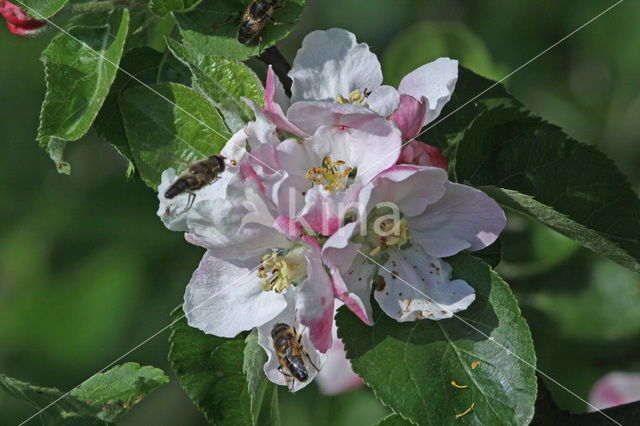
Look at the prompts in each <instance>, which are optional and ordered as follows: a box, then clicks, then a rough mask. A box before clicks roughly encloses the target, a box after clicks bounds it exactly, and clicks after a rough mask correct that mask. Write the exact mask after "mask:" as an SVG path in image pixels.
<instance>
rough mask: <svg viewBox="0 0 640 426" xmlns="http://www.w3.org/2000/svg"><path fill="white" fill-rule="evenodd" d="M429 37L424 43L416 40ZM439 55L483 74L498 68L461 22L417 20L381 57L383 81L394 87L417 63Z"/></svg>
mask: <svg viewBox="0 0 640 426" xmlns="http://www.w3.org/2000/svg"><path fill="white" fill-rule="evenodd" d="M420 40H428V42H426V43H420V42H418V43H417V41H420ZM441 57H450V58H455V59H457V60H458V61H460V65H463V66H464V67H466V68H469V69H471V70H473V71H475V72H477V73H479V74H482V75H484V76H486V77H491V78H495V77H499V75H500V71H499V69H498V67H496V66H495V65H494V63H493V60H492V59H491V53H490V52H489V49H488V48H487V46H486V45H485V44H484V42H483V41H482V39H481V38H480V37H478V36H477V35H476V34H475V33H474V32H472V31H471V30H470V29H469V28H467V27H466V26H465V25H464V24H463V23H461V22H428V21H427V22H419V23H417V24H415V25H412V26H411V27H409V28H407V29H406V30H404V31H402V32H401V33H400V34H399V35H398V36H396V37H395V38H394V39H393V40H392V41H391V43H389V45H388V46H387V48H386V49H385V51H384V55H383V57H382V67H383V71H384V78H385V84H389V85H391V86H394V87H397V86H398V83H400V80H402V78H403V77H404V76H405V75H406V74H408V73H409V72H411V71H413V70H414V69H416V68H418V67H419V66H421V65H423V64H426V63H429V62H431V61H435V60H436V59H438V58H441Z"/></svg>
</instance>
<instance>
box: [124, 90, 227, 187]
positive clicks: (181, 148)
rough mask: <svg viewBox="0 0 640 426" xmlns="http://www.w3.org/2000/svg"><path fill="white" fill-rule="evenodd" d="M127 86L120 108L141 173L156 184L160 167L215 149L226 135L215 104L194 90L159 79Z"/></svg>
mask: <svg viewBox="0 0 640 426" xmlns="http://www.w3.org/2000/svg"><path fill="white" fill-rule="evenodd" d="M150 87H151V89H152V90H149V88H147V87H143V86H138V87H133V88H131V89H128V90H126V91H125V92H124V93H123V94H122V95H121V96H120V98H119V101H118V103H119V105H120V111H121V112H122V117H123V120H124V126H125V130H126V133H127V138H128V140H129V146H130V147H131V152H132V154H133V158H134V162H135V164H136V166H137V167H138V171H139V172H140V176H141V177H142V179H143V180H144V181H145V183H146V184H147V185H149V186H150V187H151V188H153V189H156V188H157V187H158V185H159V184H160V176H161V174H162V172H163V171H164V170H165V169H167V168H169V167H173V168H175V169H177V170H184V169H185V167H186V163H188V162H192V161H195V160H198V159H201V158H205V157H208V156H210V155H212V154H216V153H219V152H220V150H221V149H222V148H223V147H224V144H225V143H226V141H227V140H228V139H229V137H230V135H229V132H228V130H227V128H226V127H225V125H224V122H223V121H222V117H220V114H218V111H216V109H215V107H214V106H213V105H211V104H210V103H209V102H208V101H207V100H206V99H205V98H204V97H203V96H202V95H200V94H198V93H197V92H196V91H194V90H193V89H190V88H188V87H185V86H182V85H179V84H175V83H163V84H154V85H152V86H150Z"/></svg>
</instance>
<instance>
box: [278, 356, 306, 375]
mask: <svg viewBox="0 0 640 426" xmlns="http://www.w3.org/2000/svg"><path fill="white" fill-rule="evenodd" d="M284 362H285V363H286V364H287V369H288V370H289V371H290V372H291V374H292V375H293V377H295V378H296V379H298V380H300V381H301V382H306V381H307V379H308V378H309V374H308V373H307V367H305V366H304V360H303V359H302V357H301V356H299V355H287V356H285V357H284Z"/></svg>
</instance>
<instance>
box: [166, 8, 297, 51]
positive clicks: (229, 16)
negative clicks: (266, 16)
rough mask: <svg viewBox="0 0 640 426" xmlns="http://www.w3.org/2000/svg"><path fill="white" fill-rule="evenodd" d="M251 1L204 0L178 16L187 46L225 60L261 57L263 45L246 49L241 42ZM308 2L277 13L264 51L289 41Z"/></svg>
mask: <svg viewBox="0 0 640 426" xmlns="http://www.w3.org/2000/svg"><path fill="white" fill-rule="evenodd" d="M249 3H250V1H248V0H204V1H203V2H202V3H200V4H199V5H198V6H197V7H195V8H194V9H192V10H191V11H189V12H187V13H180V14H176V15H175V17H176V20H177V21H178V26H179V27H180V33H181V34H182V37H183V38H184V40H185V42H186V43H188V44H189V45H191V46H193V48H194V49H197V50H198V51H199V52H201V53H202V54H203V55H209V56H224V57H228V58H234V59H238V60H241V61H242V60H245V59H248V58H249V57H250V56H255V55H258V54H260V53H261V51H260V42H259V41H258V40H256V41H255V43H251V44H249V45H244V44H242V43H240V42H239V41H238V40H237V36H238V27H239V25H240V22H241V20H242V14H243V13H244V11H245V9H246V8H247V6H248V5H249ZM305 3H306V1H305V0H289V1H286V2H284V4H283V6H282V7H281V8H279V9H277V10H276V11H275V13H274V14H273V19H274V20H275V21H276V22H278V23H279V24H278V25H276V24H274V23H273V22H267V24H266V26H265V29H264V31H263V33H262V43H261V44H262V51H264V50H265V49H266V48H268V47H270V46H273V45H274V44H275V43H276V42H277V41H278V40H280V39H281V38H284V37H286V36H287V35H288V34H289V32H291V30H292V29H293V27H294V26H295V24H296V23H297V22H298V19H300V14H301V13H302V10H303V9H304V6H305Z"/></svg>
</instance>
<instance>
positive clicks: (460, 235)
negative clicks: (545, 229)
mask: <svg viewBox="0 0 640 426" xmlns="http://www.w3.org/2000/svg"><path fill="white" fill-rule="evenodd" d="M505 224H506V218H505V215H504V212H503V211H502V209H501V208H500V206H498V204H497V203H496V202H495V201H494V200H493V198H491V197H489V196H488V195H487V194H485V193H484V192H482V191H480V190H478V189H475V188H471V187H470V186H466V185H461V184H458V183H451V182H448V183H447V185H446V192H445V193H444V195H443V196H442V198H441V199H440V200H438V202H436V203H435V204H431V205H430V206H428V207H427V208H426V210H425V211H424V213H422V214H421V215H419V216H416V217H413V218H409V219H408V226H409V230H410V232H411V238H412V240H413V241H415V242H417V243H418V244H420V245H421V246H422V247H423V248H424V250H425V252H426V253H427V254H429V255H430V256H433V257H447V256H452V255H454V254H456V253H458V252H460V251H462V250H464V249H469V250H480V249H482V248H484V247H487V246H488V245H490V244H491V243H493V242H494V241H495V240H496V239H497V238H498V236H499V235H500V232H501V231H502V229H503V228H504V226H505Z"/></svg>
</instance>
